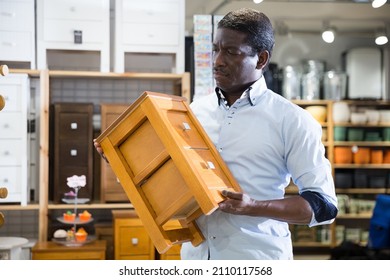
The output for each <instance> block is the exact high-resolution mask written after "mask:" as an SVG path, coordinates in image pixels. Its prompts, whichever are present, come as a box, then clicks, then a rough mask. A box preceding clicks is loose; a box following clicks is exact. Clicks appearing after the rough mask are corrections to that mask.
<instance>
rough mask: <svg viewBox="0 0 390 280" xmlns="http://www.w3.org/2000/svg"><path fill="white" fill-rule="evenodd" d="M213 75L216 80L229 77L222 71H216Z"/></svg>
mask: <svg viewBox="0 0 390 280" xmlns="http://www.w3.org/2000/svg"><path fill="white" fill-rule="evenodd" d="M213 74H214V78H216V77H226V76H227V75H226V73H225V72H223V71H220V70H214V72H213Z"/></svg>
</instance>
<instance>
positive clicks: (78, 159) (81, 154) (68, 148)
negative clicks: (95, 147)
mask: <svg viewBox="0 0 390 280" xmlns="http://www.w3.org/2000/svg"><path fill="white" fill-rule="evenodd" d="M85 145H86V144H85V143H84V142H82V141H78V142H76V141H74V140H72V141H71V140H69V141H64V140H62V141H60V143H59V148H60V150H59V157H60V159H61V162H62V165H68V166H86V165H88V150H87V149H85Z"/></svg>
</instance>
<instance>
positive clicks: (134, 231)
mask: <svg viewBox="0 0 390 280" xmlns="http://www.w3.org/2000/svg"><path fill="white" fill-rule="evenodd" d="M112 213H113V219H114V244H115V247H114V248H115V249H114V251H115V259H117V260H119V259H120V260H137V259H138V260H147V259H149V260H154V259H155V249H154V246H153V243H152V241H151V240H150V238H149V235H148V233H147V231H146V229H145V228H144V226H143V224H142V222H141V220H140V219H139V218H138V215H137V214H136V213H135V211H134V210H128V211H125V210H123V211H121V210H115V211H112Z"/></svg>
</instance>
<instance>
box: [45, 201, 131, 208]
mask: <svg viewBox="0 0 390 280" xmlns="http://www.w3.org/2000/svg"><path fill="white" fill-rule="evenodd" d="M47 208H48V209H49V210H55V209H74V205H72V204H48V205H47ZM77 208H78V209H134V207H133V205H132V204H130V203H91V204H77Z"/></svg>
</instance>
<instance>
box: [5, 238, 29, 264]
mask: <svg viewBox="0 0 390 280" xmlns="http://www.w3.org/2000/svg"><path fill="white" fill-rule="evenodd" d="M27 243H28V239H26V238H22V237H0V260H20V259H22V247H23V246H24V245H26V244H27Z"/></svg>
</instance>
